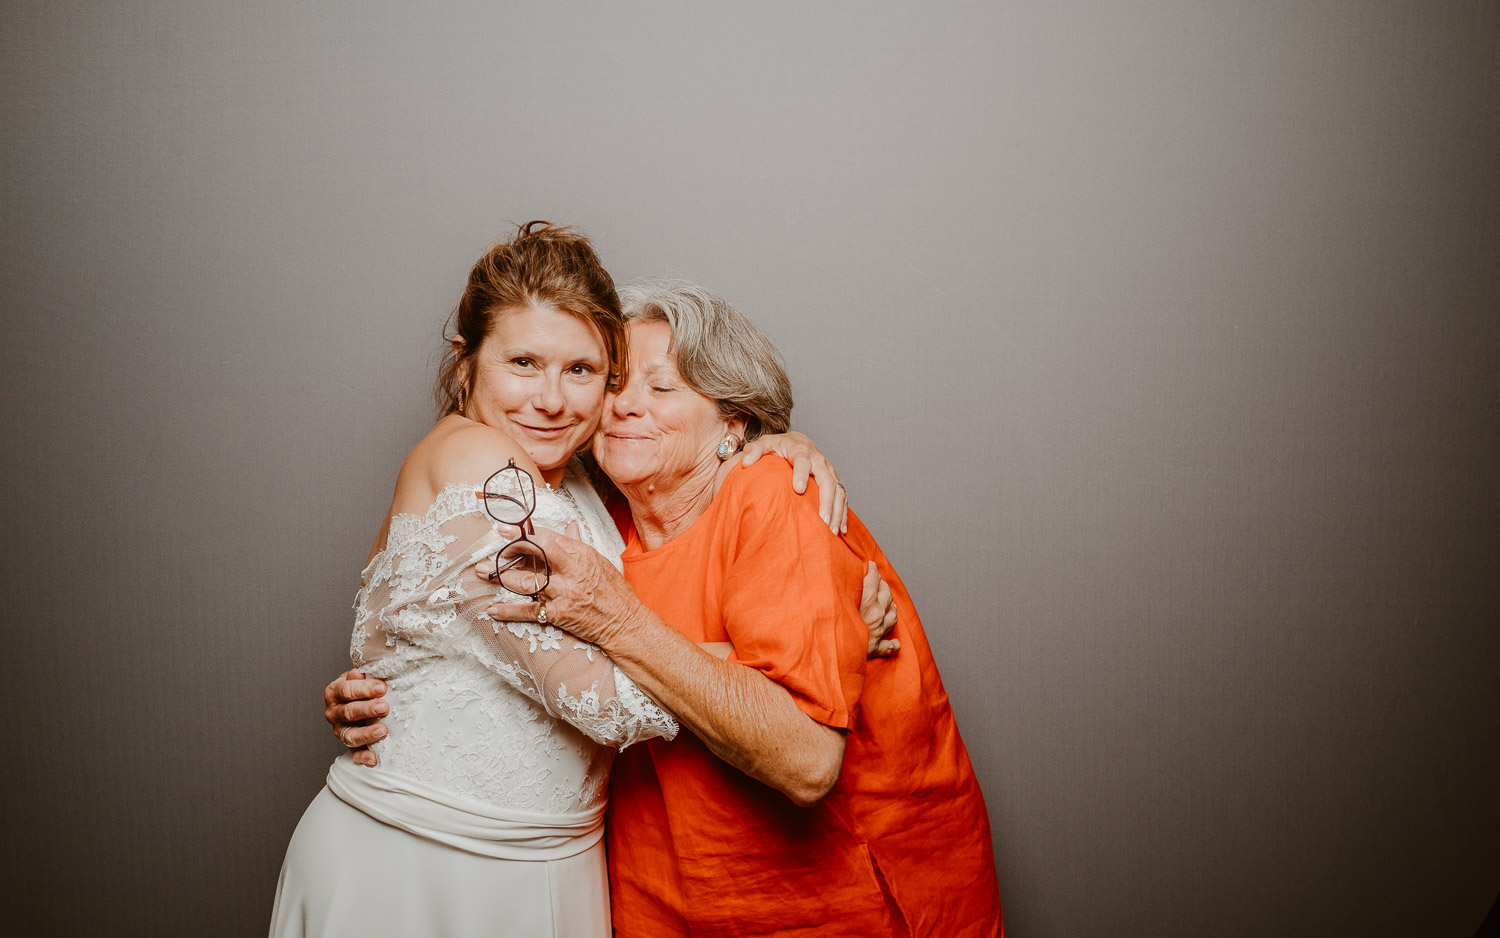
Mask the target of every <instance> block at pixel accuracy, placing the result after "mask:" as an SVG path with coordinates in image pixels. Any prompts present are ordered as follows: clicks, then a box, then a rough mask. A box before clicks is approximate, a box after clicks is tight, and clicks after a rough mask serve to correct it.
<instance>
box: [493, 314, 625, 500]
mask: <svg viewBox="0 0 1500 938" xmlns="http://www.w3.org/2000/svg"><path fill="white" fill-rule="evenodd" d="M473 367H474V368H475V369H476V370H475V373H474V383H473V391H472V394H471V396H470V399H469V403H468V405H467V407H466V408H465V411H464V413H465V414H466V415H467V416H469V417H472V418H473V419H475V420H478V421H479V422H480V423H484V424H487V425H489V426H491V427H494V428H495V429H497V430H502V431H504V432H505V433H506V434H508V435H509V436H510V437H511V439H513V440H515V441H516V442H517V443H519V444H520V446H521V448H522V449H524V450H525V451H526V453H527V455H529V456H530V457H531V458H532V460H533V461H534V462H535V463H536V464H537V468H539V469H541V470H542V472H543V473H544V474H546V473H548V471H549V470H556V471H557V472H558V473H559V474H560V473H561V471H562V469H563V467H564V466H566V465H567V463H568V459H569V458H570V457H571V456H572V455H573V452H574V451H575V450H577V449H578V447H580V446H582V445H583V444H584V442H585V441H587V440H588V438H589V437H590V436H591V435H592V434H593V432H594V430H595V429H596V428H597V427H598V425H599V414H600V412H601V411H602V410H603V409H604V392H605V388H606V387H607V386H608V383H609V381H608V376H609V363H608V361H607V359H606V358H605V355H604V341H603V339H602V338H601V337H600V335H599V333H598V330H596V329H595V328H594V326H593V325H592V324H591V323H588V322H585V321H583V320H582V319H579V318H578V317H577V316H571V315H569V314H567V313H564V312H561V311H560V310H558V309H556V308H554V307H552V306H546V305H542V306H528V307H525V308H523V309H513V310H509V311H507V312H505V313H502V314H500V315H499V316H497V317H496V322H495V324H494V327H493V328H492V329H491V330H490V334H489V335H488V336H486V337H485V339H484V342H483V343H481V344H480V346H479V350H478V352H476V353H475V355H474V358H473ZM548 481H555V479H549V480H548Z"/></svg>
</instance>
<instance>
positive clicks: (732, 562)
mask: <svg viewBox="0 0 1500 938" xmlns="http://www.w3.org/2000/svg"><path fill="white" fill-rule="evenodd" d="M790 471H791V470H790V468H789V467H788V466H787V464H786V463H785V462H783V461H782V460H780V459H774V458H770V457H767V458H765V459H762V460H760V461H759V462H758V463H756V464H755V465H754V466H751V467H749V468H748V469H746V468H742V467H736V468H735V469H733V470H731V471H730V473H729V475H728V476H727V478H726V479H725V482H724V485H723V487H722V488H721V489H720V491H719V493H718V495H717V496H716V497H715V498H714V500H713V503H712V504H711V505H710V506H709V508H708V511H707V512H705V513H704V515H703V516H702V517H700V518H699V519H698V520H697V521H696V522H694V523H693V524H692V526H691V527H689V528H688V529H687V530H686V531H684V532H683V533H681V534H680V535H678V536H677V537H675V538H673V539H672V540H671V541H668V542H667V543H666V544H664V545H662V546H661V547H659V548H657V549H655V550H646V549H644V547H643V546H642V544H641V542H640V539H639V538H638V537H637V536H636V534H635V531H634V530H633V528H630V526H628V525H627V526H626V527H627V530H626V531H625V534H626V549H625V555H624V563H625V576H626V577H627V578H628V579H629V581H630V583H631V584H632V585H633V586H634V587H635V589H636V592H637V593H639V594H640V597H641V599H642V600H644V601H645V603H646V605H647V606H649V607H650V608H651V609H653V610H655V611H656V612H657V613H658V614H659V615H661V616H662V618H664V619H665V620H666V621H667V622H669V623H671V624H672V625H673V626H674V627H675V628H676V629H677V630H678V631H680V632H682V633H683V634H684V635H686V636H687V637H689V638H691V639H692V640H693V641H697V642H722V641H730V642H733V643H734V649H735V650H734V655H733V657H732V658H731V660H735V661H738V662H740V663H742V664H744V665H747V666H749V667H752V668H755V669H756V670H758V671H761V672H762V673H764V674H765V675H766V676H767V677H769V678H771V679H772V680H774V681H776V682H777V683H779V684H781V685H782V686H783V687H785V688H786V690H787V692H788V693H790V694H791V695H792V697H793V699H794V700H795V701H796V702H797V705H798V706H799V707H800V708H801V709H802V711H803V712H804V713H806V714H807V715H808V716H809V717H811V718H812V719H814V720H817V721H818V722H819V723H824V724H826V725H828V726H833V727H837V728H839V729H844V730H849V733H848V734H847V737H846V749H845V753H844V764H843V771H842V774H841V775H840V777H839V781H838V783H837V784H836V785H835V787H834V789H833V791H832V792H831V793H830V794H829V795H828V796H827V797H826V798H824V799H823V800H822V801H821V802H820V803H818V804H817V805H814V806H812V807H809V808H799V807H797V806H796V805H794V804H793V803H792V802H791V801H790V800H789V799H787V798H786V796H784V795H782V794H781V793H780V792H777V791H776V790H774V789H772V788H770V787H768V786H766V785H763V784H761V783H760V782H757V781H755V780H754V779H751V778H750V777H749V776H747V775H744V774H743V773H741V772H740V771H739V770H738V769H735V768H733V767H732V766H730V765H729V764H728V763H725V762H723V761H721V760H719V759H718V758H717V757H716V756H714V755H713V754H712V753H711V752H710V751H709V750H708V749H707V747H705V746H704V745H703V744H702V742H700V741H699V740H698V739H697V737H695V736H693V735H692V734H691V733H690V732H683V733H681V734H679V735H678V737H677V739H676V740H673V741H664V740H660V739H653V740H650V741H648V742H645V743H642V744H638V745H635V746H632V747H630V748H629V749H626V750H624V751H623V752H621V753H620V754H619V755H618V756H617V757H616V759H615V763H614V769H613V772H612V775H611V778H610V800H609V815H608V823H607V825H606V837H607V842H608V845H609V871H610V895H611V904H612V909H613V914H614V927H615V934H616V935H617V936H625V938H670V936H688V935H698V936H706V935H714V936H719V935H723V936H740V935H819V936H824V935H858V936H861V938H869V936H881V935H908V934H909V935H921V936H942V938H967V936H976V938H978V936H983V938H990V936H996V935H1003V927H1002V925H1001V919H1000V896H999V890H998V887H997V885H996V881H995V866H994V858H993V856H992V855H991V845H990V825H989V816H988V814H987V813H986V811H985V806H984V800H983V797H982V795H981V794H980V791H979V784H978V782H977V780H976V779H975V777H974V770H973V768H972V767H971V766H970V764H969V756H968V753H967V751H966V750H965V749H964V744H963V740H962V739H960V738H959V735H958V727H957V725H956V724H955V723H954V721H953V710H952V708H951V707H950V706H949V704H948V695H947V694H946V693H945V692H944V690H943V683H942V680H941V679H940V678H939V677H938V672H937V667H936V665H935V664H934V663H933V660H932V653H931V650H930V649H929V648H928V645H927V640H926V637H925V636H924V634H923V632H922V625H921V622H920V621H919V620H918V619H917V613H916V609H915V608H914V607H913V606H912V602H911V597H910V596H909V595H908V594H907V592H906V587H905V586H904V585H903V584H902V583H901V579H900V578H899V577H897V576H896V571H895V570H893V569H892V568H891V565H890V563H889V561H887V560H886V557H885V554H883V553H882V552H881V550H880V548H879V546H877V545H876V543H875V541H874V539H873V538H872V537H870V533H869V531H867V530H866V529H865V527H864V525H862V524H861V523H860V522H859V520H858V519H857V518H855V517H854V516H853V514H851V515H850V516H849V533H848V534H846V535H845V536H844V537H843V538H838V537H835V536H834V535H833V534H831V533H829V530H828V528H827V526H826V525H824V524H823V523H822V521H820V520H819V518H818V515H817V503H818V500H817V492H816V488H815V487H814V486H809V491H808V492H807V493H806V494H805V495H801V496H798V495H797V494H796V493H794V492H793V491H792V487H791V484H790V480H789V479H788V475H789V473H790ZM867 560H874V561H875V562H876V564H877V565H878V566H879V568H880V575H881V576H882V577H884V578H885V580H886V582H887V583H889V584H890V587H891V592H892V593H893V594H894V596H895V602H896V606H897V615H898V622H897V625H896V637H898V638H900V639H901V650H900V651H899V652H898V653H897V654H896V655H895V657H893V658H888V659H877V660H874V661H869V662H866V661H865V646H866V635H867V632H866V629H865V626H864V623H863V622H862V621H861V620H860V617H859V607H858V603H859V588H860V587H859V584H860V579H861V577H862V576H863V575H864V571H865V563H866V561H867Z"/></svg>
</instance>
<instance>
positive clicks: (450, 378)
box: [436, 221, 626, 416]
mask: <svg viewBox="0 0 1500 938" xmlns="http://www.w3.org/2000/svg"><path fill="white" fill-rule="evenodd" d="M533 305H536V306H543V305H545V306H551V307H553V308H554V309H557V310H558V311H560V312H564V313H567V314H569V315H570V316H577V317H578V318H579V319H582V320H583V321H584V322H587V323H590V324H592V325H593V326H594V328H596V329H598V330H599V335H600V337H601V338H602V339H603V340H604V354H605V357H606V358H607V359H608V361H609V374H610V380H611V382H613V381H614V380H615V379H616V376H618V375H619V373H620V369H621V367H622V364H623V362H624V361H625V354H626V349H625V317H624V316H623V315H622V314H621V313H620V298H619V296H617V295H616V294H615V282H614V280H613V279H612V278H611V277H610V276H609V273H608V272H607V271H606V270H605V269H604V265H603V264H601V263H600V262H599V255H598V254H595V253H594V247H593V245H591V244H589V239H588V238H587V237H586V236H585V235H584V234H583V232H581V231H579V230H578V229H576V228H568V227H564V226H561V225H554V224H552V223H551V222H547V221H529V222H527V223H526V224H524V225H519V226H517V228H516V236H515V237H514V238H512V239H510V240H509V241H505V242H502V243H500V244H497V245H495V246H494V247H492V248H490V249H489V251H488V252H486V253H485V255H484V256H483V257H481V258H480V259H479V262H478V263H476V264H475V265H474V269H473V270H471V271H469V283H468V285H467V286H466V287H464V293H463V296H462V297H461V298H460V299H459V301H458V307H457V308H456V309H454V311H453V315H452V316H451V317H449V320H448V322H449V327H450V328H449V331H447V335H449V336H460V337H462V338H463V346H462V347H461V348H460V349H458V350H457V351H455V350H454V348H453V343H452V342H451V341H450V342H449V343H448V344H447V345H446V346H445V347H444V350H443V360H442V365H441V366H440V367H439V368H438V376H437V388H436V396H437V404H438V412H439V414H440V415H442V416H446V415H448V414H457V413H462V412H463V404H464V403H466V402H467V400H468V398H469V396H470V393H471V392H472V391H473V389H474V368H473V367H472V363H473V357H474V355H475V354H477V353H478V352H479V346H480V345H482V344H483V343H484V340H485V337H486V336H488V335H489V334H490V332H491V331H492V330H493V329H494V327H495V323H496V321H497V319H498V318H499V317H500V316H503V315H505V314H506V313H508V312H510V311H512V310H519V309H525V308H527V307H529V306H533Z"/></svg>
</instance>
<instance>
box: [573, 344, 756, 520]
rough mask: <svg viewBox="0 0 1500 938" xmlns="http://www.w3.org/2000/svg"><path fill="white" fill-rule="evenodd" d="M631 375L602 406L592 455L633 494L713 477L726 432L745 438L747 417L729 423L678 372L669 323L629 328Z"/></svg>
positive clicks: (618, 482)
mask: <svg viewBox="0 0 1500 938" xmlns="http://www.w3.org/2000/svg"><path fill="white" fill-rule="evenodd" d="M629 336H630V369H629V380H628V381H627V382H626V383H625V384H624V386H622V387H621V388H620V389H619V390H618V391H616V392H614V393H611V394H610V395H609V398H608V400H607V402H606V403H605V407H604V417H603V419H602V420H601V422H600V427H599V433H598V435H597V436H596V437H595V438H594V455H595V457H597V458H598V460H599V467H600V468H601V469H603V470H604V471H605V472H606V473H607V474H608V475H609V477H610V478H611V479H613V480H614V482H615V484H616V485H618V486H620V487H621V488H622V489H624V490H626V494H631V493H630V489H632V488H642V489H643V488H644V487H645V486H647V485H650V486H653V487H654V488H658V489H662V490H664V491H667V490H671V489H674V488H676V486H677V484H678V483H680V482H682V481H683V480H684V479H687V478H689V477H693V476H702V475H705V474H706V475H708V476H712V474H713V473H715V472H716V471H717V469H718V465H719V460H718V457H717V456H716V455H715V450H717V449H718V446H719V444H720V443H722V442H723V441H724V437H725V436H726V435H727V434H731V433H732V434H734V435H736V436H740V437H743V436H744V432H745V427H744V421H743V420H742V419H740V418H738V417H734V418H730V419H728V420H726V419H725V418H724V417H723V416H722V415H721V414H720V413H719V407H718V405H717V404H715V403H714V402H713V401H712V400H711V399H709V398H707V397H705V396H703V395H702V394H699V393H698V392H697V391H695V390H693V389H692V387H690V386H689V385H688V384H687V382H685V381H683V380H682V377H681V376H680V375H679V374H678V373H677V363H676V360H675V358H674V356H673V355H672V354H671V352H669V351H668V347H669V346H670V345H671V343H672V328H671V327H670V326H668V325H667V324H666V323H664V322H644V323H642V322H637V323H631V325H630V327H629Z"/></svg>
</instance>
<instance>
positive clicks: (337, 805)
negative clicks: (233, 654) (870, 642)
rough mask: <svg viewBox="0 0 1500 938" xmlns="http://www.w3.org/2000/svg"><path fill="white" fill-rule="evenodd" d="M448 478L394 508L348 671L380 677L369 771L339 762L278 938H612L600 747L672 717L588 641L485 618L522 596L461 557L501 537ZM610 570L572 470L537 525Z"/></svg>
mask: <svg viewBox="0 0 1500 938" xmlns="http://www.w3.org/2000/svg"><path fill="white" fill-rule="evenodd" d="M482 481H483V480H480V481H479V482H476V483H468V484H462V485H449V486H448V487H446V488H445V489H444V490H443V491H442V492H441V493H440V494H439V495H438V497H437V499H436V501H435V502H434V503H433V505H432V507H431V508H429V509H428V511H427V514H426V515H425V516H424V517H417V516H415V515H396V516H394V517H392V519H391V525H390V534H389V536H388V538H387V541H386V547H385V549H383V550H382V551H381V552H380V553H378V554H377V555H376V556H375V558H374V559H373V560H371V561H370V564H369V566H367V567H366V568H365V571H364V575H363V577H362V585H361V588H360V591H359V595H358V597H357V599H356V601H355V626H354V635H353V639H352V642H351V646H352V654H351V657H352V658H353V660H354V664H355V665H356V666H357V667H359V668H362V669H363V670H364V671H365V673H366V674H367V675H369V676H371V677H378V678H382V679H384V680H385V681H386V683H387V685H388V690H387V691H386V699H387V700H389V701H390V704H391V711H390V716H389V717H387V718H386V724H387V726H388V727H389V731H390V732H389V735H388V736H387V737H386V738H385V739H383V740H381V741H380V742H379V743H376V744H375V746H374V749H375V752H376V753H377V754H378V755H379V757H380V765H379V767H378V768H373V769H371V768H366V767H364V766H360V765H356V764H355V763H354V761H353V759H352V758H351V757H350V756H349V755H348V754H345V755H343V756H341V757H340V758H339V759H337V760H335V762H334V763H333V766H332V768H331V769H329V772H328V784H327V786H326V787H325V788H324V789H323V790H322V791H321V792H320V793H319V794H318V796H317V798H315V799H314V800H313V803H312V804H311V805H310V806H309V807H308V809H307V812H306V813H305V814H304V815H303V817H302V820H301V822H300V823H299V824H298V825H297V830H296V832H295V833H294V834H293V835H292V840H291V844H290V845H289V846H288V848H287V855H286V861H285V862H284V864H283V865H282V870H281V880H280V882H279V884H278V886H277V891H276V905H275V909H274V911H273V912H272V920H271V935H272V936H273V938H303V936H308V938H310V936H323V938H332V936H342V935H349V936H359V938H376V936H433V938H439V936H453V938H462V936H469V935H476V936H477V935H484V936H505V935H516V936H526V938H546V936H556V938H607V936H608V935H609V934H610V921H609V885H608V877H607V875H606V871H605V866H604V844H603V841H602V839H601V837H602V834H603V829H604V803H605V798H606V795H607V790H606V789H607V782H608V779H609V765H610V761H611V759H612V758H613V756H614V749H613V748H611V747H616V746H626V745H629V744H630V743H632V742H635V741H637V740H640V739H645V738H648V737H653V736H664V737H668V738H670V737H672V736H674V735H675V734H676V732H677V724H676V722H675V721H674V720H673V718H672V717H671V715H670V714H668V713H667V712H666V711H664V710H662V709H661V708H660V707H658V706H657V705H656V704H655V703H653V702H652V701H651V700H650V699H649V698H648V697H646V696H645V695H644V694H642V693H641V692H640V690H638V689H637V688H636V686H635V685H634V684H633V683H632V682H631V681H630V679H629V678H628V677H626V676H625V675H624V674H622V673H621V672H620V671H618V670H617V669H616V668H615V667H614V665H613V664H612V663H611V662H610V660H609V659H608V658H607V657H606V656H605V655H604V654H603V653H602V652H601V651H599V649H597V648H595V647H594V646H592V645H588V644H586V643H584V642H581V641H579V640H577V639H575V638H574V637H573V636H572V635H569V634H568V633H566V632H562V631H559V630H558V629H556V628H553V627H551V626H541V625H537V624H536V623H499V622H495V621H493V620H491V619H490V618H489V617H488V616H486V615H484V609H485V608H486V607H487V606H489V605H491V604H492V603H494V602H495V600H496V599H497V597H498V598H504V599H510V600H513V601H520V598H519V597H516V596H514V595H513V594H509V593H506V591H504V590H503V589H501V588H500V587H498V586H494V585H492V584H490V583H488V582H486V581H484V580H483V579H481V578H480V577H479V576H478V575H476V574H475V573H474V571H473V565H474V564H475V563H477V562H478V561H480V560H482V559H484V558H486V557H492V556H493V555H494V553H495V551H496V550H498V549H499V547H500V546H501V545H502V544H504V543H505V540H506V539H505V538H504V537H502V536H501V535H500V534H499V533H498V532H497V531H496V529H495V526H494V524H493V522H492V521H491V519H490V517H489V516H488V515H487V514H486V513H485V511H484V508H483V505H482V502H481V500H480V499H479V498H476V497H475V492H476V491H477V490H479V489H480V488H482ZM571 521H576V522H578V524H579V527H580V530H581V532H582V536H583V540H584V541H585V542H586V543H588V544H589V545H591V546H592V547H594V548H595V549H597V550H599V551H600V552H601V553H602V554H604V555H605V556H607V557H609V558H610V559H611V560H612V561H614V562H615V563H616V565H618V563H619V556H620V552H621V550H623V547H624V545H623V544H622V543H621V541H620V535H619V532H618V531H616V529H615V526H614V524H613V522H612V521H611V520H610V517H609V515H608V513H607V512H606V511H605V509H604V505H603V503H602V502H600V500H599V496H598V494H597V493H595V491H594V489H593V487H592V486H591V485H590V484H589V483H588V480H587V479H586V477H585V476H584V474H583V473H582V471H581V470H580V467H579V466H578V464H577V463H576V462H574V463H573V464H572V465H570V466H569V467H568V470H567V473H566V474H565V476H564V479H563V484H562V486H561V488H560V489H559V490H556V491H554V490H550V489H547V490H543V489H539V490H538V491H537V503H536V511H535V513H534V514H533V516H532V522H533V523H534V524H536V525H537V526H539V527H546V528H550V529H552V530H556V531H561V530H563V529H564V527H565V526H566V525H567V524H568V523H569V522H571Z"/></svg>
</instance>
